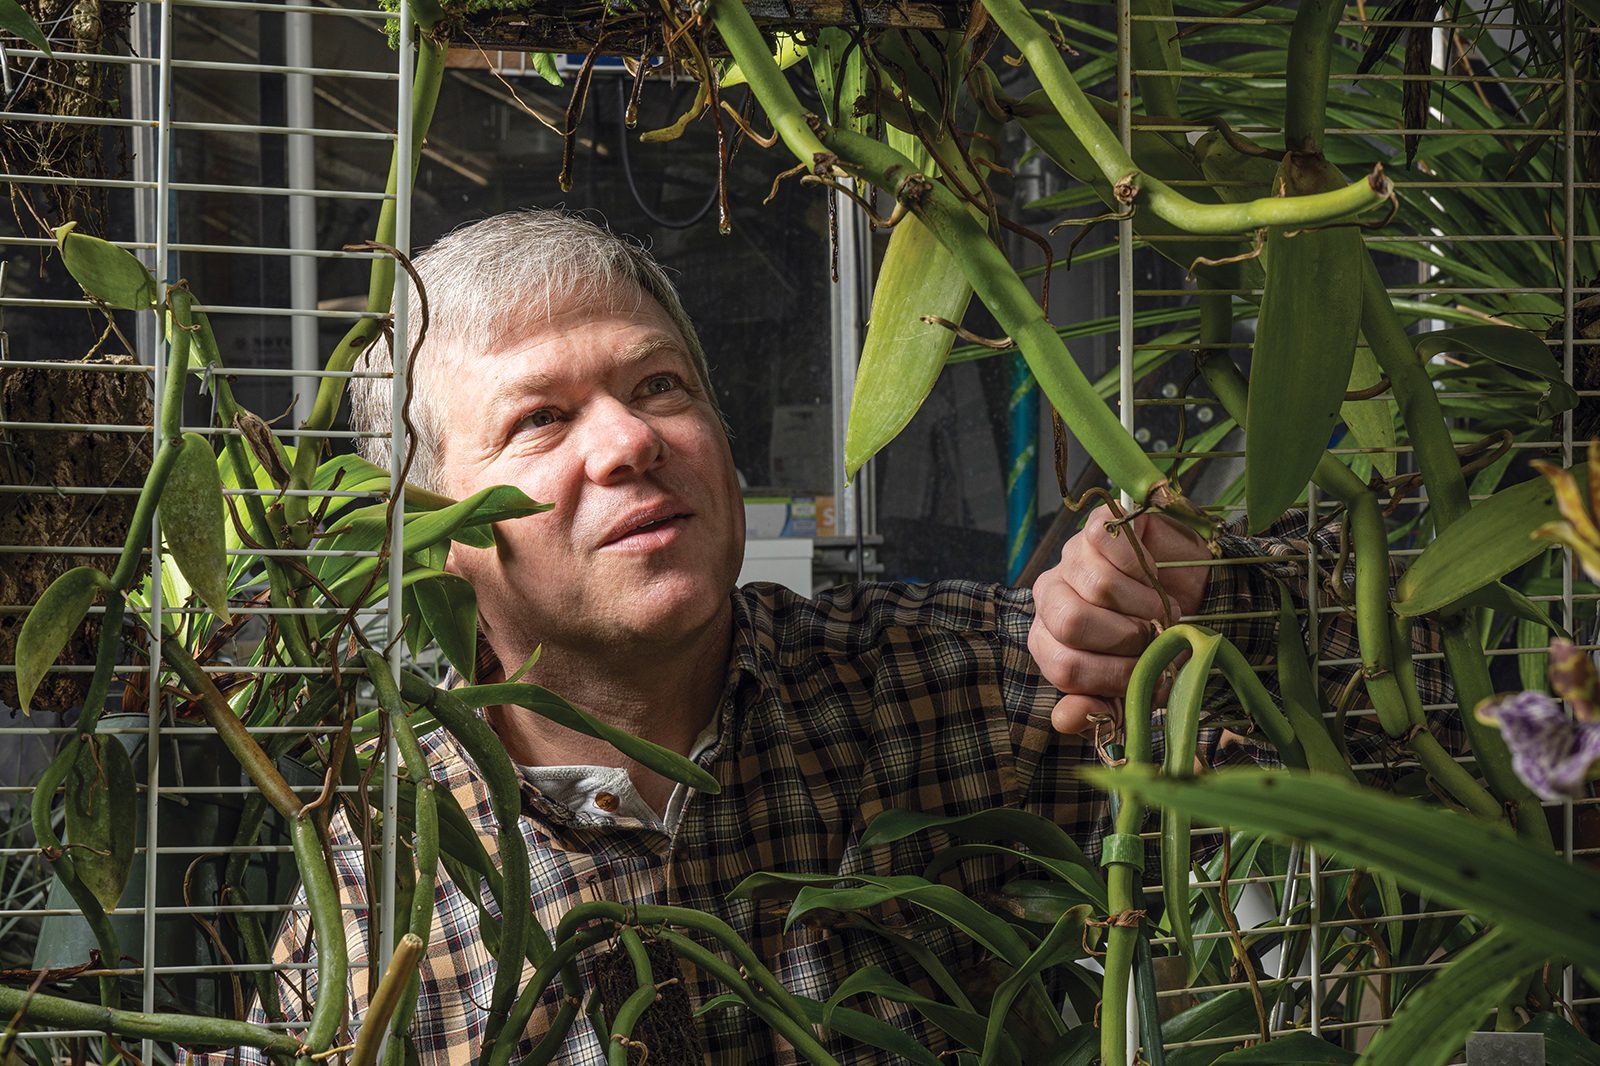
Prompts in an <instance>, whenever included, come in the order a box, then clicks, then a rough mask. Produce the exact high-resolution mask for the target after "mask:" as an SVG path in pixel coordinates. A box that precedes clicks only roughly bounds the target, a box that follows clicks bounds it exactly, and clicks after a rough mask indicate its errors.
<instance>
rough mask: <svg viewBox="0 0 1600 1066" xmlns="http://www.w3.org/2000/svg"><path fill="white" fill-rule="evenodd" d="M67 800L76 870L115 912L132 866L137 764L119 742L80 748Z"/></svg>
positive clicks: (95, 741) (103, 740)
mask: <svg viewBox="0 0 1600 1066" xmlns="http://www.w3.org/2000/svg"><path fill="white" fill-rule="evenodd" d="M66 800H67V802H66V816H67V841H68V843H69V844H71V845H72V847H70V848H69V849H68V854H69V855H70V856H71V857H72V865H73V869H74V870H75V871H76V872H77V875H78V879H79V880H80V881H82V882H83V884H84V887H86V888H87V889H88V890H89V891H90V892H92V893H94V898H95V899H97V900H99V901H100V905H101V906H102V907H104V908H105V909H106V910H108V911H109V910H113V909H115V908H116V906H117V902H118V901H119V900H120V899H122V890H123V888H124V887H125V886H126V885H127V883H128V871H129V869H131V867H132V865H133V843H134V837H135V835H136V830H137V822H138V811H139V804H138V786H137V785H135V784H134V779H133V763H132V761H131V760H129V758H128V749H127V748H125V747H123V746H122V742H121V741H120V740H119V739H117V738H116V737H113V736H95V737H92V738H90V739H89V740H88V741H87V742H84V743H80V744H79V745H78V755H77V758H76V759H75V760H74V761H73V763H72V772H71V773H70V774H68V775H67V787H66Z"/></svg>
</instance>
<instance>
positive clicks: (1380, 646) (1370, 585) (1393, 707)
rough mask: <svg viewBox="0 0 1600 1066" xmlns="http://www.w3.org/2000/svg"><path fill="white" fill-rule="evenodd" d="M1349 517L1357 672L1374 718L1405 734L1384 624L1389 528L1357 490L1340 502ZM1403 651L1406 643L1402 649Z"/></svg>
mask: <svg viewBox="0 0 1600 1066" xmlns="http://www.w3.org/2000/svg"><path fill="white" fill-rule="evenodd" d="M1346 507H1347V508H1348V514H1349V522H1350V546H1351V554H1352V555H1353V556H1354V557H1355V568H1356V590H1355V593H1356V642H1357V644H1358V645H1360V653H1361V676H1362V679H1363V680H1364V681H1366V685H1367V695H1369V696H1370V697H1371V698H1372V707H1373V709H1374V710H1375V711H1377V712H1378V721H1379V722H1381V723H1382V724H1383V730H1384V732H1386V733H1388V734H1389V735H1390V736H1391V737H1395V738H1397V739H1398V738H1401V737H1404V736H1406V735H1407V734H1408V733H1409V732H1410V731H1411V729H1412V727H1413V726H1417V727H1421V726H1422V725H1423V722H1422V721H1421V720H1420V719H1419V720H1415V721H1414V720H1413V719H1412V717H1411V707H1410V705H1409V704H1408V703H1407V702H1406V698H1405V694H1404V693H1402V692H1401V691H1400V681H1399V678H1397V677H1396V676H1395V654H1396V649H1395V646H1394V642H1393V639H1392V632H1391V629H1390V626H1389V617H1390V612H1389V531H1388V530H1387V529H1386V528H1385V527H1384V524H1383V511H1382V509H1381V508H1379V506H1378V498H1377V497H1376V496H1374V495H1373V494H1372V493H1371V492H1368V491H1365V490H1363V491H1362V492H1361V494H1360V495H1358V496H1356V497H1355V498H1354V499H1352V500H1349V501H1347V502H1346ZM1406 650H1407V652H1408V653H1409V650H1410V649H1409V648H1408V649H1406Z"/></svg>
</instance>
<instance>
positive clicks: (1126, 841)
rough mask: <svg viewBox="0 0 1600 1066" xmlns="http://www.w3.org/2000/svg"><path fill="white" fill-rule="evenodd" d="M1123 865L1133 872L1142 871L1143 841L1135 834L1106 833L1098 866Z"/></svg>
mask: <svg viewBox="0 0 1600 1066" xmlns="http://www.w3.org/2000/svg"><path fill="white" fill-rule="evenodd" d="M1112 863H1123V864H1125V865H1127V866H1131V867H1133V868H1134V869H1135V870H1143V869H1144V841H1143V840H1141V839H1140V838H1139V835H1138V834H1137V833H1107V834H1106V836H1105V837H1104V838H1103V840H1102V842H1101V847H1100V865H1101V866H1110V865H1111V864H1112Z"/></svg>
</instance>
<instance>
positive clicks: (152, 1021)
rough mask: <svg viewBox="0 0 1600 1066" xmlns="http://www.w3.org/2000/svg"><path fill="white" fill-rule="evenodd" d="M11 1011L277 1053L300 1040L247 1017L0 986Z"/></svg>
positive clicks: (59, 1024)
mask: <svg viewBox="0 0 1600 1066" xmlns="http://www.w3.org/2000/svg"><path fill="white" fill-rule="evenodd" d="M13 1015H16V1016H18V1017H19V1018H20V1019H21V1020H22V1021H25V1022H30V1023H32V1024H34V1025H47V1026H50V1027H52V1028H55V1029H92V1030H98V1031H99V1032H105V1033H115V1034H116V1035H117V1036H120V1037H125V1038H129V1039H134V1040H139V1039H143V1038H145V1037H149V1038H150V1039H151V1040H158V1041H161V1042H162V1043H171V1044H182V1045H202V1044H204V1045H220V1046H224V1047H253V1048H260V1049H261V1050H263V1051H268V1052H271V1053H273V1054H279V1055H292V1054H294V1051H295V1049H296V1048H297V1047H298V1046H299V1044H300V1041H299V1040H298V1039H296V1038H295V1037H294V1036H293V1035H292V1034H290V1033H277V1032H273V1031H272V1030H271V1029H265V1028H262V1027H261V1026H259V1025H251V1024H249V1023H248V1022H236V1021H232V1020H229V1019H223V1018H207V1017H202V1016H200V1015H194V1014H169V1013H166V1012H162V1013H160V1014H143V1013H140V1012H138V1011H128V1010H112V1009H108V1008H106V1007H97V1006H95V1005H94V1004H92V1003H79V1002H77V1001H76V1000H67V999H61V998H59V997H56V996H48V995H39V994H29V993H28V991H27V990H25V989H18V988H5V987H0V1017H4V1018H6V1019H8V1020H9V1019H10V1018H11V1017H12V1016H13Z"/></svg>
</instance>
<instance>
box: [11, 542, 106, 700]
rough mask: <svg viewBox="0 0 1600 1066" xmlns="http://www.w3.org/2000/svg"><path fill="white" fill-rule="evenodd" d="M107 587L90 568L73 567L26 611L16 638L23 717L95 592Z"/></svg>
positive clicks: (103, 576)
mask: <svg viewBox="0 0 1600 1066" xmlns="http://www.w3.org/2000/svg"><path fill="white" fill-rule="evenodd" d="M110 584H111V582H110V579H109V578H107V577H106V575H104V574H102V573H101V572H100V571H98V570H96V569H95V568H94V567H92V566H79V567H74V568H73V569H71V570H68V571H67V572H66V573H64V574H62V575H61V576H60V577H58V578H56V579H55V580H54V581H52V582H50V587H49V588H47V589H45V590H44V592H43V593H42V594H41V595H40V596H39V599H38V601H37V602H35V603H34V605H33V607H32V608H31V609H29V611H28V617H27V618H25V619H24V620H23V622H22V630H21V631H20V632H19V633H18V634H17V695H18V700H17V702H19V703H20V704H22V711H23V713H24V714H26V713H27V712H28V704H29V703H30V702H31V701H32V700H33V694H34V692H36V691H38V688H39V683H40V682H41V681H43V680H44V675H45V673H46V672H47V671H48V670H49V669H50V667H51V666H53V665H54V664H55V661H56V656H58V655H60V654H61V649H62V648H64V647H66V646H67V641H68V640H70V639H71V638H72V634H73V633H75V632H77V630H78V626H79V625H81V624H82V623H83V619H84V616H85V615H87V614H88V613H89V608H90V606H91V605H93V603H94V594H95V592H96V591H98V590H100V589H105V588H108V586H109V585H110Z"/></svg>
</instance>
